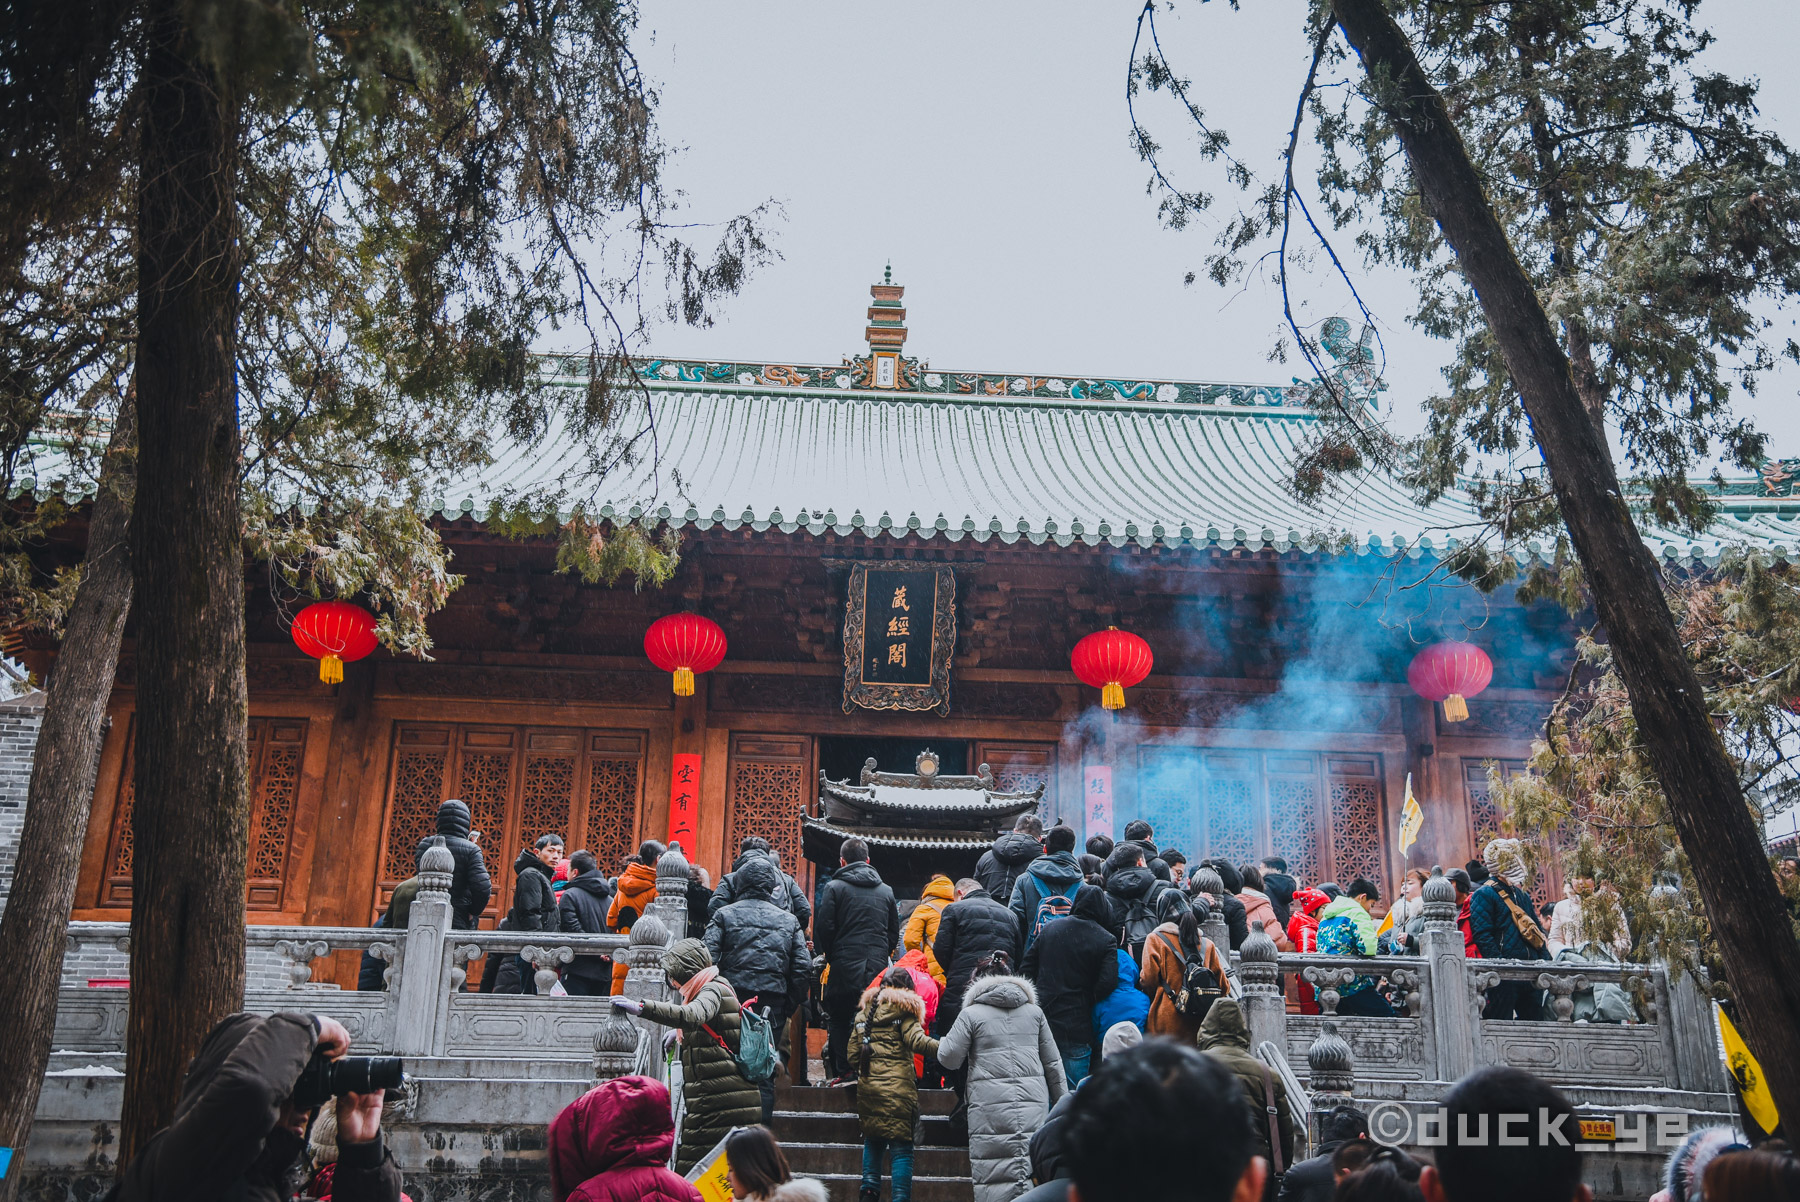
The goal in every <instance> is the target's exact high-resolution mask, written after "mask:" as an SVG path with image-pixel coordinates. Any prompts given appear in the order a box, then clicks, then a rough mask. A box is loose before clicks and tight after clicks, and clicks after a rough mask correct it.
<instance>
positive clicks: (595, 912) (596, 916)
mask: <svg viewBox="0 0 1800 1202" xmlns="http://www.w3.org/2000/svg"><path fill="white" fill-rule="evenodd" d="M569 871H570V872H572V873H574V875H573V876H571V877H570V878H569V887H568V888H567V889H564V890H563V893H562V899H561V900H560V901H558V902H557V903H556V925H557V928H558V929H559V930H561V931H562V932H563V934H565V935H604V934H606V910H607V907H608V905H610V904H611V902H612V889H611V887H609V886H608V885H607V883H606V876H605V874H603V873H602V872H601V871H600V863H599V861H598V860H596V859H595V858H594V853H593V852H591V851H586V850H583V851H578V852H576V853H575V854H574V855H572V856H570V857H569ZM612 970H613V966H612V960H611V959H609V958H608V957H606V956H576V957H575V958H574V959H573V960H571V961H570V962H569V965H568V967H567V968H565V969H563V988H564V989H565V990H567V991H568V992H569V994H570V996H572V997H605V996H606V995H607V994H609V993H611V992H612V975H613V972H612Z"/></svg>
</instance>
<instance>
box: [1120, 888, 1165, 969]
mask: <svg viewBox="0 0 1800 1202" xmlns="http://www.w3.org/2000/svg"><path fill="white" fill-rule="evenodd" d="M1158 925H1159V924H1158V923H1157V921H1156V915H1155V914H1152V913H1151V912H1150V907H1149V906H1148V905H1146V904H1145V903H1144V899H1143V898H1141V897H1139V898H1134V899H1133V900H1132V902H1131V905H1130V906H1129V907H1128V908H1127V909H1126V911H1125V946H1126V947H1127V948H1128V949H1129V950H1130V952H1131V955H1132V958H1133V959H1136V958H1137V957H1138V955H1139V954H1140V953H1142V952H1143V950H1144V941H1145V940H1147V939H1149V938H1150V933H1151V932H1152V931H1154V930H1156V928H1157V926H1158Z"/></svg>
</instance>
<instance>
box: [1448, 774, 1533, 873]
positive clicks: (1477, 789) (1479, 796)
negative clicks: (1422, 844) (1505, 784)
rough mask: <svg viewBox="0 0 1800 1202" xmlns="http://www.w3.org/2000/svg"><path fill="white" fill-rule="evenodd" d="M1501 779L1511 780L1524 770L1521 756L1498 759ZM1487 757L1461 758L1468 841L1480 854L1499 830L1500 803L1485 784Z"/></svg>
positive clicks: (1486, 779)
mask: <svg viewBox="0 0 1800 1202" xmlns="http://www.w3.org/2000/svg"><path fill="white" fill-rule="evenodd" d="M1498 763H1499V767H1500V779H1501V780H1508V781H1510V780H1511V779H1512V778H1513V777H1515V776H1518V775H1520V774H1522V773H1523V772H1524V771H1525V761H1524V760H1500V761H1498ZM1487 766H1488V761H1487V760H1476V759H1465V760H1464V761H1463V791H1464V792H1465V793H1466V794H1467V795H1468V798H1469V842H1470V846H1472V847H1473V848H1474V849H1475V854H1476V855H1480V854H1481V849H1482V847H1483V845H1485V844H1486V843H1487V841H1488V840H1489V839H1492V838H1493V837H1494V836H1496V835H1498V834H1501V833H1502V828H1501V815H1500V806H1499V804H1498V803H1496V802H1495V801H1494V798H1493V790H1492V789H1490V788H1489V787H1488V770H1487Z"/></svg>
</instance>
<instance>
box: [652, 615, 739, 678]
mask: <svg viewBox="0 0 1800 1202" xmlns="http://www.w3.org/2000/svg"><path fill="white" fill-rule="evenodd" d="M644 654H645V655H647V656H649V657H650V662H651V663H653V664H655V665H656V666H657V667H659V668H661V669H662V670H663V671H665V672H673V673H674V674H675V695H676V696H677V697H692V696H693V695H694V673H696V672H710V671H712V670H713V669H714V668H716V667H718V666H719V663H720V661H721V660H723V659H724V658H725V632H724V631H723V630H720V629H719V624H718V623H717V622H714V621H713V620H712V619H710V618H703V617H701V616H700V615H699V614H670V615H669V616H667V617H665V618H658V619H656V621H654V622H652V623H650V629H649V630H647V631H645V632H644Z"/></svg>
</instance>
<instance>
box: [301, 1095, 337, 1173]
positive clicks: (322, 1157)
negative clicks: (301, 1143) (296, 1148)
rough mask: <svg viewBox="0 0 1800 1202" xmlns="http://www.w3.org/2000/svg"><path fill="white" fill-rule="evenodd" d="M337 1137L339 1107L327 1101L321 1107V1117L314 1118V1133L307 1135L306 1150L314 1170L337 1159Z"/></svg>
mask: <svg viewBox="0 0 1800 1202" xmlns="http://www.w3.org/2000/svg"><path fill="white" fill-rule="evenodd" d="M337 1137H338V1124H337V1107H336V1106H334V1105H332V1104H331V1103H329V1102H327V1103H326V1104H325V1105H323V1106H321V1107H319V1117H317V1118H315V1119H314V1120H313V1125H312V1133H311V1134H310V1135H308V1136H307V1137H306V1150H307V1153H308V1155H309V1157H310V1163H311V1165H312V1171H314V1172H317V1171H318V1170H319V1169H322V1168H324V1167H325V1166H326V1165H328V1164H333V1163H335V1162H336V1161H337V1158H338V1140H337Z"/></svg>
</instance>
